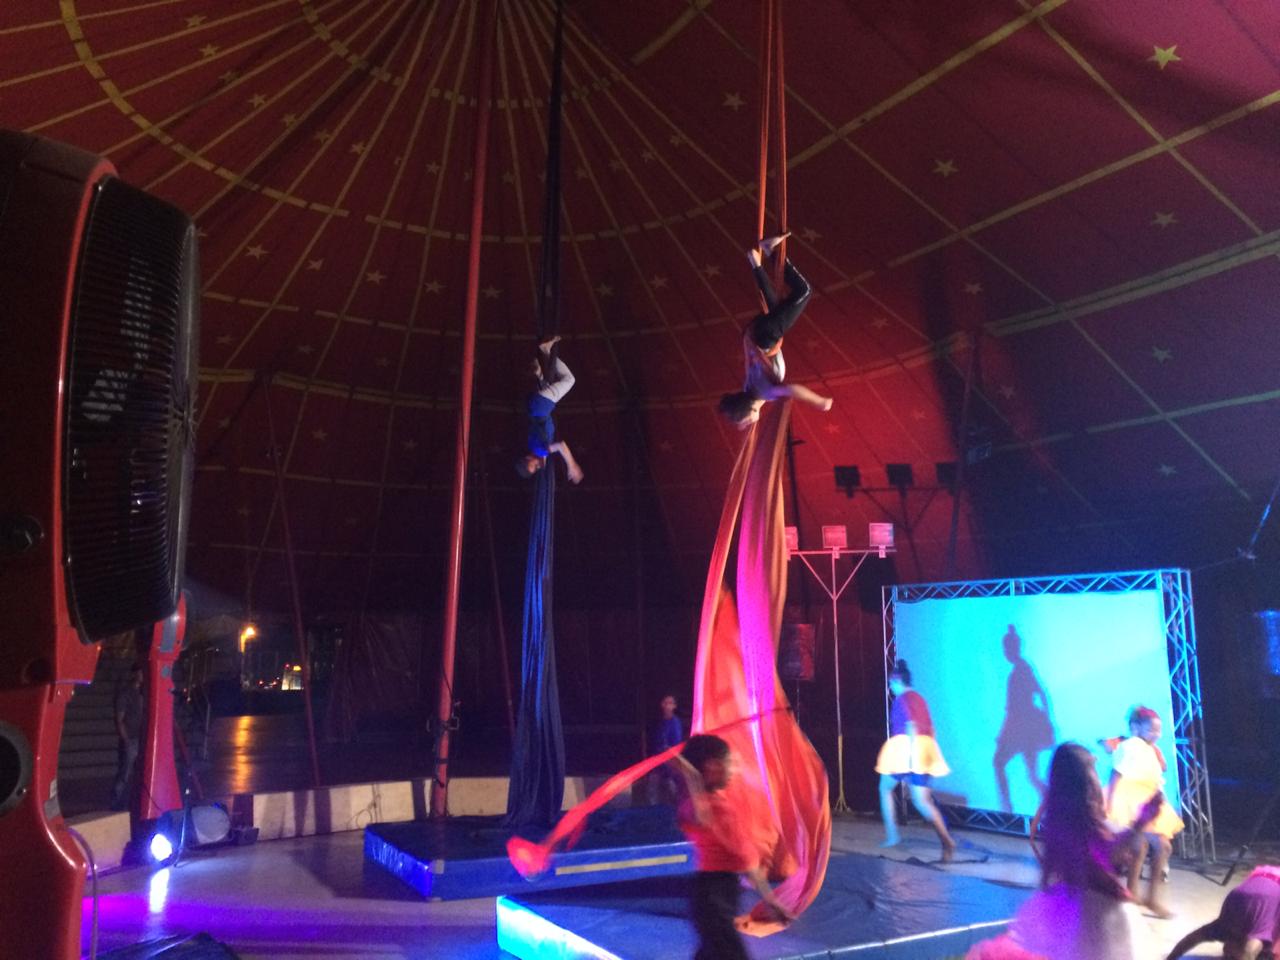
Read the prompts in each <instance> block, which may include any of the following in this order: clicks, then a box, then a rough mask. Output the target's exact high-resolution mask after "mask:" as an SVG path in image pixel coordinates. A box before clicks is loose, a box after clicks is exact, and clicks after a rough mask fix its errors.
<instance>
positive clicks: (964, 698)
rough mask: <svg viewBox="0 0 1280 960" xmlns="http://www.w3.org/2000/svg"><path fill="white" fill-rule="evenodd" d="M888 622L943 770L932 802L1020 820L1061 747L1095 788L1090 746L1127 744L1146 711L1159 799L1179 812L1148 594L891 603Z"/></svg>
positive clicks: (1162, 646)
mask: <svg viewBox="0 0 1280 960" xmlns="http://www.w3.org/2000/svg"><path fill="white" fill-rule="evenodd" d="M893 625H894V635H893V640H894V643H895V646H896V651H897V652H896V655H897V656H898V657H901V658H903V659H905V660H906V661H907V663H908V664H909V665H910V668H911V673H912V685H913V686H914V688H915V689H916V690H917V691H919V692H920V693H921V694H922V695H923V696H924V698H925V699H926V700H927V701H928V703H929V709H930V711H931V713H932V714H933V722H934V727H935V728H936V731H937V739H938V744H939V746H940V747H941V748H942V753H943V756H945V757H946V759H947V763H948V764H949V765H950V766H951V774H950V775H949V776H946V777H943V778H939V779H938V780H936V781H935V783H934V788H935V791H936V793H937V795H938V799H939V800H941V801H942V802H943V803H950V804H955V805H957V806H964V807H970V808H972V809H976V810H999V811H1004V812H1007V813H1013V814H1021V815H1025V816H1031V815H1032V814H1034V813H1035V811H1036V808H1037V807H1038V806H1039V804H1040V793H1039V789H1038V785H1039V784H1043V783H1045V782H1047V780H1048V774H1049V759H1050V757H1051V756H1052V753H1053V747H1054V745H1055V744H1057V743H1061V742H1063V741H1065V740H1074V741H1076V742H1077V743H1080V744H1083V745H1084V746H1086V747H1088V748H1089V749H1090V750H1091V751H1093V753H1094V754H1095V755H1096V756H1097V757H1098V774H1099V776H1100V777H1101V778H1102V781H1103V783H1104V784H1105V783H1106V780H1107V778H1108V777H1109V776H1110V773H1111V763H1110V759H1109V757H1108V756H1107V754H1106V752H1105V751H1104V750H1103V749H1102V748H1101V747H1100V746H1099V745H1098V741H1099V740H1100V739H1105V738H1107V737H1116V736H1128V724H1127V722H1126V718H1127V716H1128V713H1129V710H1130V708H1132V707H1133V706H1135V705H1137V704H1145V705H1146V706H1149V707H1152V708H1153V709H1155V710H1156V711H1158V712H1159V714H1160V717H1161V719H1162V720H1163V721H1164V732H1163V738H1162V739H1161V741H1160V743H1159V747H1160V749H1161V751H1162V752H1163V753H1164V756H1165V759H1166V760H1167V761H1168V764H1169V769H1168V772H1167V773H1166V777H1167V782H1166V784H1165V795H1166V797H1167V798H1168V800H1169V802H1170V803H1171V804H1173V806H1174V808H1175V809H1178V808H1179V807H1180V804H1179V799H1178V797H1179V791H1178V783H1177V764H1176V763H1175V762H1174V742H1173V720H1172V710H1173V700H1172V694H1171V691H1170V683H1169V658H1168V652H1167V646H1166V637H1165V629H1164V619H1163V602H1162V598H1161V595H1160V593H1159V591H1157V590H1134V591H1130V592H1124V593H1113V592H1105V593H1103V592H1099V593H1070V594H1061V593H1056V594H1037V595H1031V596H1027V595H1023V596H994V597H993V596H985V597H960V598H945V599H928V600H916V601H910V602H904V601H903V600H901V599H898V600H897V601H896V602H895V603H894V608H893Z"/></svg>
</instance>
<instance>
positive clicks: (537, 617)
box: [506, 0, 564, 827]
mask: <svg viewBox="0 0 1280 960" xmlns="http://www.w3.org/2000/svg"><path fill="white" fill-rule="evenodd" d="M551 63H552V70H551V92H550V98H549V99H550V105H549V107H548V110H547V171H546V177H547V193H546V199H545V204H544V207H543V218H542V266H541V270H540V273H539V277H538V317H537V336H538V341H539V342H540V343H541V342H545V341H546V340H549V339H551V338H552V337H554V336H557V335H558V334H559V331H560V125H561V113H562V100H563V84H562V74H563V72H564V0H558V2H557V3H556V28H555V39H554V40H553V47H552V54H551ZM557 354H558V348H556V347H553V348H552V352H551V356H550V358H549V360H547V361H544V370H543V375H544V376H545V377H547V378H548V379H551V378H552V377H553V371H554V370H556V368H557V362H556V360H557ZM538 356H539V358H540V359H541V358H542V356H543V354H542V353H541V351H539V354H538ZM555 491H556V487H555V470H554V468H553V467H552V465H551V464H550V463H548V464H547V465H546V466H545V467H544V468H543V469H542V470H540V471H538V474H537V476H536V477H535V479H534V490H533V501H532V508H531V515H530V520H529V550H528V555H527V557H526V562H525V578H524V626H523V630H522V637H521V643H522V647H521V649H522V654H521V670H520V674H521V676H520V680H521V688H520V709H519V713H518V714H517V718H516V737H515V745H514V748H513V750H512V757H511V779H510V783H509V785H508V788H507V816H506V822H507V824H508V825H510V826H515V827H521V826H528V825H543V826H550V825H551V824H552V823H553V822H554V821H555V819H556V818H557V817H558V816H559V815H560V805H561V802H562V801H563V798H564V730H563V727H562V725H561V721H560V693H559V687H558V684H557V680H556V658H555V632H554V630H553V624H552V610H553V605H552V599H553V595H554V589H553V585H554V579H553V573H554V569H555V549H554V546H555V544H554V538H553V533H554V531H555Z"/></svg>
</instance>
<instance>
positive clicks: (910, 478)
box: [884, 463, 915, 489]
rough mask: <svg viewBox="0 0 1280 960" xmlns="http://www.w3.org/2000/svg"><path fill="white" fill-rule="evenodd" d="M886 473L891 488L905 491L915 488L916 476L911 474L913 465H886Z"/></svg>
mask: <svg viewBox="0 0 1280 960" xmlns="http://www.w3.org/2000/svg"><path fill="white" fill-rule="evenodd" d="M884 472H885V475H886V476H887V477H888V478H889V486H891V487H898V488H899V489H904V488H906V487H912V486H915V476H914V475H913V474H912V472H911V464H909V463H886V464H885V465H884Z"/></svg>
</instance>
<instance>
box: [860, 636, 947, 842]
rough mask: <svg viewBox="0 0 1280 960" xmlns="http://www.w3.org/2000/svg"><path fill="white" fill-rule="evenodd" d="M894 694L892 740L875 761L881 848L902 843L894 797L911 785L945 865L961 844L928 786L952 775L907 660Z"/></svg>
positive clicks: (893, 682)
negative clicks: (902, 785) (902, 786)
mask: <svg viewBox="0 0 1280 960" xmlns="http://www.w3.org/2000/svg"><path fill="white" fill-rule="evenodd" d="M889 689H890V690H891V691H892V692H893V697H894V700H893V706H892V707H891V708H890V710H889V739H888V740H886V741H885V743H884V746H882V747H881V748H880V755H879V756H878V757H877V758H876V773H878V774H880V813H881V815H882V816H883V817H884V834H885V838H884V843H882V844H881V846H882V847H894V846H897V845H898V844H899V843H900V842H901V837H900V836H899V835H898V822H897V819H896V818H895V817H894V812H893V793H894V791H895V790H896V789H897V788H898V784H899V783H906V784H907V786H908V787H909V788H910V790H911V800H912V802H913V803H914V804H915V805H916V809H917V810H919V811H920V816H922V817H924V818H925V820H926V821H928V822H929V824H930V825H931V826H932V827H933V829H934V832H936V833H937V834H938V840H939V841H940V842H941V843H942V862H943V863H947V862H949V861H950V860H951V858H952V857H953V856H955V851H956V842H955V841H954V840H953V839H951V834H950V833H948V832H947V822H946V821H945V820H943V819H942V813H941V812H940V811H939V810H938V808H937V807H936V806H935V805H934V802H933V792H932V791H931V790H930V788H929V785H930V784H931V783H932V782H933V778H934V777H944V776H946V775H947V774H948V773H950V772H951V768H950V767H948V766H947V761H946V760H944V759H943V758H942V751H941V750H940V749H938V742H937V741H936V740H934V738H933V718H932V717H930V716H929V705H928V704H927V703H925V700H924V697H922V696H920V694H918V693H916V692H915V691H914V690H912V689H911V670H910V668H909V667H908V666H907V661H905V660H899V661H898V662H897V663H896V664H894V667H893V670H892V671H890V673H889Z"/></svg>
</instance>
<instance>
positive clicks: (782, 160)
mask: <svg viewBox="0 0 1280 960" xmlns="http://www.w3.org/2000/svg"><path fill="white" fill-rule="evenodd" d="M782 48H783V42H782V0H761V3H760V54H759V60H760V80H759V100H760V112H759V117H758V128H757V132H758V154H757V160H758V169H757V171H756V175H757V184H756V237H757V239H762V238H763V237H765V236H766V235H767V234H768V220H769V164H770V160H772V161H773V164H774V169H775V170H776V171H777V173H776V177H777V210H776V219H777V224H778V227H777V233H779V234H785V233H786V232H787V99H786V75H785V70H784V66H783V50H782ZM771 143H772V147H773V149H772V151H771V150H770V144H771ZM786 258H787V242H786V240H783V241H782V246H781V247H779V249H778V254H777V256H776V257H775V259H774V281H775V284H778V285H780V284H781V280H782V264H783V263H785V262H786ZM762 299H763V297H762ZM766 307H767V305H766Z"/></svg>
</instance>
